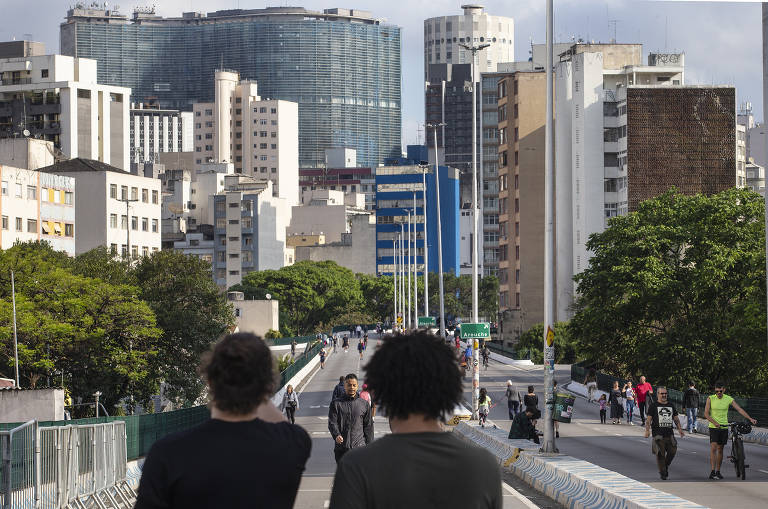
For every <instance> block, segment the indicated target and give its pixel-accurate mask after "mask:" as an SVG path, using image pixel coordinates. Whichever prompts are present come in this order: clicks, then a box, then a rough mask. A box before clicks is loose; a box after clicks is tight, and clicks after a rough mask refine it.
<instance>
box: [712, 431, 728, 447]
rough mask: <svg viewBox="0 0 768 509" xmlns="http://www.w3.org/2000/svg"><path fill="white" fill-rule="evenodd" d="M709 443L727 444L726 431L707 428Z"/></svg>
mask: <svg viewBox="0 0 768 509" xmlns="http://www.w3.org/2000/svg"><path fill="white" fill-rule="evenodd" d="M709 443H711V444H718V445H725V444H727V443H728V430H727V429H721V428H709Z"/></svg>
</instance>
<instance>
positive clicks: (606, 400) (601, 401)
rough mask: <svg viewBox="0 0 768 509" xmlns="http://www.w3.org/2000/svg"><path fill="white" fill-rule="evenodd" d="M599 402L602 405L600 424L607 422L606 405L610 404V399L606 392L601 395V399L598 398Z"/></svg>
mask: <svg viewBox="0 0 768 509" xmlns="http://www.w3.org/2000/svg"><path fill="white" fill-rule="evenodd" d="M597 404H598V405H600V424H605V421H606V419H605V413H606V412H605V407H607V406H608V399H607V398H606V397H605V394H601V395H600V399H598V400H597Z"/></svg>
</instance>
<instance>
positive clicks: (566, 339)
mask: <svg viewBox="0 0 768 509" xmlns="http://www.w3.org/2000/svg"><path fill="white" fill-rule="evenodd" d="M577 349H578V345H577V344H576V342H575V341H574V338H573V335H572V334H571V331H570V329H569V327H568V322H557V323H555V362H556V363H557V364H573V363H574V362H576V361H577V360H579V355H578V352H577ZM515 350H516V352H517V353H520V354H524V353H526V352H528V351H530V353H531V361H533V363H534V364H543V363H544V324H543V323H537V324H536V325H534V326H533V327H531V328H530V329H528V330H527V331H525V332H524V333H523V335H522V336H520V341H518V342H517V344H516V345H515Z"/></svg>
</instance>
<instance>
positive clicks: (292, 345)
mask: <svg viewBox="0 0 768 509" xmlns="http://www.w3.org/2000/svg"><path fill="white" fill-rule="evenodd" d="M291 357H296V340H295V339H294V340H293V341H291Z"/></svg>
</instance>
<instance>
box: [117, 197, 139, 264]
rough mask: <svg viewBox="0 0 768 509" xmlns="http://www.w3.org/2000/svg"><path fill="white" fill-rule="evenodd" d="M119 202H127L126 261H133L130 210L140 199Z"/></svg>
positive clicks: (126, 199)
mask: <svg viewBox="0 0 768 509" xmlns="http://www.w3.org/2000/svg"><path fill="white" fill-rule="evenodd" d="M117 201H121V202H125V257H126V259H128V260H130V259H131V214H130V210H129V206H130V205H131V203H133V202H135V201H139V200H138V198H137V199H135V200H132V199H130V198H128V197H127V196H126V197H125V198H120V199H118V200H117Z"/></svg>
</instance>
